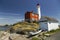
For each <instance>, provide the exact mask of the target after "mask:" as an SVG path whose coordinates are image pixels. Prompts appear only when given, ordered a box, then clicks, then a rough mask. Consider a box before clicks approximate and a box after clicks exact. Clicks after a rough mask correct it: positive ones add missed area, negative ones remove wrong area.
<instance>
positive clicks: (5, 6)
mask: <svg viewBox="0 0 60 40" xmlns="http://www.w3.org/2000/svg"><path fill="white" fill-rule="evenodd" d="M37 3H39V4H40V6H41V14H42V16H50V17H53V18H56V19H58V20H59V21H60V0H0V25H3V24H13V23H16V22H18V21H21V20H23V19H24V14H25V12H26V11H32V10H33V11H34V12H36V13H37V7H36V4H37Z"/></svg>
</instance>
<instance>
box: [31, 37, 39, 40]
mask: <svg viewBox="0 0 60 40" xmlns="http://www.w3.org/2000/svg"><path fill="white" fill-rule="evenodd" d="M32 40H40V39H39V38H38V37H33V38H32Z"/></svg>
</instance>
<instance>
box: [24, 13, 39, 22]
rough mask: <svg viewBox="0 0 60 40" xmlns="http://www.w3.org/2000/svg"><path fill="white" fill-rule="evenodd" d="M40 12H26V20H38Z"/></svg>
mask: <svg viewBox="0 0 60 40" xmlns="http://www.w3.org/2000/svg"><path fill="white" fill-rule="evenodd" d="M38 17H39V16H38V14H37V13H33V12H26V13H25V21H28V22H32V21H38V20H39V18H38Z"/></svg>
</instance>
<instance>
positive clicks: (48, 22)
mask: <svg viewBox="0 0 60 40" xmlns="http://www.w3.org/2000/svg"><path fill="white" fill-rule="evenodd" d="M58 25H59V23H58V21H57V20H56V19H54V18H50V17H42V18H41V20H40V28H41V29H42V30H46V31H51V30H56V29H58V28H59V26H58Z"/></svg>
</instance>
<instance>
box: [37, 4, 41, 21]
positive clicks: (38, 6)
mask: <svg viewBox="0 0 60 40" xmlns="http://www.w3.org/2000/svg"><path fill="white" fill-rule="evenodd" d="M37 11H38V15H39V20H40V19H41V11H40V5H39V4H37Z"/></svg>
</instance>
